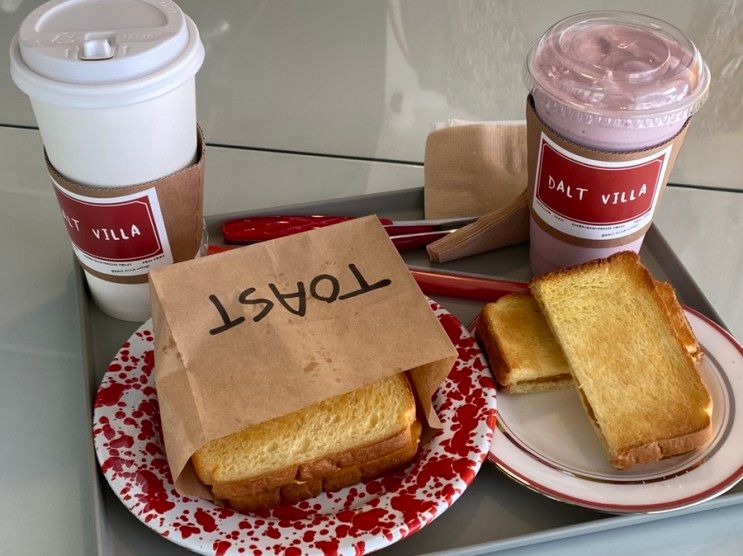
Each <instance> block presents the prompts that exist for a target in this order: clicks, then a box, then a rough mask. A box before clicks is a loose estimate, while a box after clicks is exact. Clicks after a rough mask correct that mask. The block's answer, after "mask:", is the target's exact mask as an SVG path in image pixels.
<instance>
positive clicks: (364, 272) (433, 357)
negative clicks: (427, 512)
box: [150, 216, 456, 497]
mask: <svg viewBox="0 0 743 556" xmlns="http://www.w3.org/2000/svg"><path fill="white" fill-rule="evenodd" d="M150 284H151V303H152V318H153V326H154V330H155V346H156V347H155V377H156V384H157V393H158V399H159V404H160V417H161V420H162V425H163V435H164V437H165V449H166V453H167V457H168V463H169V465H170V470H171V474H172V475H173V478H174V479H175V484H176V487H177V488H178V490H179V491H180V492H182V493H184V494H196V495H200V496H205V497H208V496H209V493H208V490H207V489H206V487H204V485H202V484H201V483H200V482H199V481H198V480H197V479H196V476H195V473H194V472H193V469H192V468H191V466H190V464H189V460H190V457H191V455H192V454H193V453H194V451H196V450H197V449H198V448H200V447H201V446H202V445H203V444H204V443H206V442H208V441H210V440H214V439H216V438H220V437H222V436H225V435H228V434H231V433H233V432H236V431H238V430H240V429H242V428H244V427H247V426H250V425H254V424H257V423H260V422H263V421H267V420H269V419H273V418H275V417H278V416H281V415H284V414H287V413H291V412H293V411H297V410H298V409H301V408H302V407H305V406H307V405H310V404H313V403H316V402H319V401H321V400H323V399H326V398H329V397H332V396H335V395H338V394H342V393H345V392H349V391H351V390H355V389H357V388H360V387H361V386H364V385H366V384H369V383H371V382H374V381H376V380H379V379H381V378H383V377H386V376H390V375H393V374H395V373H400V372H403V371H406V370H410V375H411V378H412V381H413V383H414V387H415V390H416V393H417V396H418V399H419V401H420V403H421V406H422V409H423V412H424V414H425V416H426V418H427V421H428V423H429V425H431V426H434V427H437V426H440V424H439V422H438V418H437V417H436V414H435V412H434V410H433V408H432V403H431V396H432V395H433V393H434V392H435V390H436V389H437V388H438V386H439V384H440V383H441V381H442V380H443V379H444V378H445V377H446V376H447V375H448V373H449V371H450V369H451V366H452V364H453V363H454V361H455V359H456V350H455V349H454V346H453V345H452V343H451V341H450V340H449V338H448V337H447V335H446V333H445V332H444V330H443V329H442V327H441V326H440V324H439V323H438V320H437V319H436V316H435V315H434V314H433V312H432V311H431V309H430V307H429V306H428V303H427V302H426V300H425V298H424V297H423V295H422V294H421V292H420V289H419V288H418V286H417V284H416V283H415V281H414V280H413V278H412V277H411V275H410V273H409V272H408V270H407V267H406V266H405V264H404V263H403V261H402V259H401V258H400V255H399V254H398V253H397V251H396V249H395V248H394V246H393V245H392V243H391V242H390V240H389V237H388V236H387V234H386V232H385V231H384V229H383V228H382V226H381V224H380V223H379V220H378V219H377V218H376V217H373V216H370V217H365V218H360V219H356V220H352V221H349V222H345V223H342V224H337V225H335V226H330V227H328V228H322V229H318V230H313V231H311V232H306V233H303V234H298V235H294V236H289V237H285V238H281V239H277V240H273V241H268V242H265V243H259V244H256V245H251V246H248V247H243V248H240V249H235V250H232V251H229V252H226V253H222V254H219V255H214V256H210V257H206V258H204V259H197V260H193V261H187V262H183V263H179V264H176V265H172V266H168V267H162V268H158V269H155V270H153V271H152V272H151V274H150Z"/></svg>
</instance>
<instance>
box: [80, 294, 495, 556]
mask: <svg viewBox="0 0 743 556" xmlns="http://www.w3.org/2000/svg"><path fill="white" fill-rule="evenodd" d="M429 303H430V304H431V308H432V309H433V310H434V312H435V313H436V315H437V316H438V318H439V321H440V322H441V324H442V325H443V327H444V329H445V330H446V332H447V334H448V335H449V337H450V338H451V340H452V342H453V343H454V345H455V346H456V348H457V351H458V353H459V359H458V361H457V362H456V363H455V365H454V367H453V368H452V371H451V373H450V374H449V377H448V378H447V379H446V380H445V381H444V383H443V384H442V386H441V387H440V388H439V390H438V391H437V392H436V395H435V397H434V407H435V408H436V411H437V413H438V415H439V418H440V420H441V422H442V424H443V427H444V428H443V429H442V430H441V431H439V432H438V433H437V434H436V435H435V436H434V437H433V438H432V439H430V440H429V441H428V442H427V443H425V444H423V445H422V446H421V449H420V451H419V453H418V456H417V457H416V460H415V462H414V463H413V464H411V466H409V467H408V469H406V470H404V471H401V472H399V473H396V474H392V475H389V476H387V477H384V478H381V479H377V480H374V481H369V482H367V483H361V484H359V485H355V486H351V487H348V488H345V489H343V490H341V491H338V492H334V493H321V494H320V495H319V496H318V497H316V498H313V499H311V500H307V501H304V502H300V503H298V504H294V505H291V506H283V507H280V508H277V509H274V510H271V511H266V512H261V513H256V514H240V513H237V512H235V511H233V510H231V509H229V508H225V507H223V506H220V505H218V504H216V503H214V502H211V501H209V500H203V499H199V498H191V497H185V496H181V495H180V494H179V493H178V492H177V491H176V490H175V489H174V487H173V482H172V479H171V477H170V472H169V469H168V464H167V461H166V459H165V452H164V448H163V443H162V433H161V429H160V420H159V415H158V405H157V393H156V391H155V387H154V386H155V384H154V382H155V381H154V374H153V373H152V370H153V351H152V350H153V348H154V344H153V337H152V332H151V331H152V327H151V322H149V321H148V322H146V323H145V324H144V325H142V327H140V328H139V329H138V330H137V331H136V332H135V333H134V334H133V335H132V337H131V338H130V339H129V340H128V341H127V342H126V343H125V344H124V346H123V347H122V348H121V350H120V351H119V353H118V354H117V355H116V358H115V359H114V360H113V361H112V363H111V365H110V366H109V368H108V371H107V372H106V374H105V376H104V377H103V380H102V381H101V385H100V387H99V390H98V395H97V396H96V402H95V409H94V412H93V440H94V444H95V450H96V455H97V456H98V461H99V463H100V466H101V469H102V472H103V474H104V476H105V477H106V479H107V480H108V482H109V484H110V485H111V488H112V489H113V491H114V492H115V493H116V495H117V496H118V497H119V499H120V500H121V501H122V502H123V503H124V505H125V506H126V507H127V508H128V509H129V511H131V512H132V513H133V514H134V515H135V516H137V518H139V519H140V521H142V522H143V523H144V524H146V525H147V526H148V527H150V528H151V529H153V530H154V531H156V532H158V533H159V534H160V535H162V536H163V537H166V538H168V539H169V540H171V541H172V542H174V543H176V544H179V545H181V546H183V547H185V548H188V549H190V550H193V551H194V552H198V553H201V554H250V555H254V554H287V555H300V554H311V553H316V554H322V553H326V554H328V553H332V554H340V555H343V554H353V555H358V554H365V553H368V552H373V551H374V550H378V549H380V548H383V547H385V546H388V545H390V544H392V543H394V542H396V541H398V540H400V539H402V538H404V537H406V536H408V535H411V534H413V533H414V532H416V531H417V530H418V529H420V528H421V527H423V526H425V525H426V524H428V523H430V522H431V521H432V520H433V519H435V518H436V517H437V516H439V515H440V514H441V513H442V512H444V511H445V510H446V509H447V508H448V507H449V506H451V504H452V503H454V501H455V500H456V499H457V498H458V497H459V496H460V495H461V494H462V492H464V490H465V489H466V488H467V486H468V485H469V484H470V483H471V482H472V480H473V479H474V477H475V474H476V473H477V471H478V470H479V468H480V466H481V465H482V462H483V461H484V460H485V458H486V457H487V455H488V450H489V448H490V443H491V440H492V434H493V426H494V424H495V411H496V401H495V396H496V391H495V385H494V382H493V379H492V377H491V374H490V370H489V368H488V366H487V363H486V361H485V358H484V357H483V356H482V354H481V352H480V349H479V348H478V346H477V344H476V342H475V341H474V339H473V338H472V336H471V335H470V334H469V332H468V331H467V330H466V329H465V328H464V327H463V326H462V325H461V323H460V322H459V321H458V320H457V319H456V317H454V316H453V315H451V314H449V313H448V312H447V311H446V310H445V309H443V308H442V307H441V306H440V305H438V304H436V303H435V302H433V301H429Z"/></svg>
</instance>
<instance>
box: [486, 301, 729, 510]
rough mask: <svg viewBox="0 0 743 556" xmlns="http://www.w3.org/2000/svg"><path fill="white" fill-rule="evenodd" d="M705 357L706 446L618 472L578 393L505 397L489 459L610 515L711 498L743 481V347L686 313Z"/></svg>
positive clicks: (553, 494) (548, 491) (541, 488)
mask: <svg viewBox="0 0 743 556" xmlns="http://www.w3.org/2000/svg"><path fill="white" fill-rule="evenodd" d="M686 316H687V318H688V320H689V323H690V324H691V326H692V328H693V330H694V334H695V335H696V337H697V339H698V340H699V343H700V344H701V346H702V350H703V351H704V353H705V355H704V358H703V359H702V362H701V364H700V368H699V370H700V373H701V375H702V379H703V380H704V383H705V385H706V386H707V389H708V390H709V392H710V395H711V397H712V403H713V413H712V425H713V430H714V433H713V436H712V439H711V440H710V441H709V442H707V444H706V445H705V446H703V447H702V448H700V449H698V450H695V451H693V452H690V453H688V454H684V455H680V456H675V457H672V458H668V459H665V460H662V461H659V462H655V463H652V464H645V465H638V466H635V467H633V468H630V469H627V470H623V471H621V470H618V469H615V468H613V467H612V466H611V465H610V464H609V463H608V461H607V459H606V455H605V453H604V449H603V447H602V445H601V442H600V440H599V439H598V438H597V436H596V433H595V432H594V430H593V428H592V427H591V425H590V423H589V421H588V419H587V418H586V415H585V412H584V411H583V408H582V407H581V404H580V401H579V400H578V395H577V393H576V391H575V390H574V389H571V388H569V389H563V390H556V391H551V392H542V393H535V394H504V393H501V394H500V395H499V397H498V423H497V426H496V432H495V436H494V439H493V445H492V448H491V452H490V455H489V459H490V460H491V461H492V462H493V463H494V464H495V465H496V466H497V467H498V468H500V469H501V470H502V471H503V472H504V473H506V474H507V475H509V476H510V477H512V478H513V479H515V480H516V481H518V482H520V483H522V484H524V485H526V486H527V487H529V488H531V489H533V490H535V491H537V492H540V493H542V494H544V495H545V496H548V497H550V498H554V499H555V500H560V501H563V502H568V503H570V504H575V505H578V506H583V507H586V508H591V509H595V510H599V511H604V512H610V513H659V512H665V511H670V510H676V509H679V508H684V507H688V506H692V505H694V504H699V503H701V502H704V501H705V500H710V499H712V498H715V497H716V496H719V495H720V494H722V493H724V492H725V491H727V490H729V489H730V488H732V487H733V486H735V484H736V483H737V482H739V481H740V480H741V479H743V450H741V443H743V407H740V406H738V405H737V403H738V402H741V401H743V347H741V345H740V343H738V342H737V341H736V340H735V338H733V337H732V336H731V335H730V334H729V333H728V332H727V331H725V330H724V329H723V328H721V327H720V326H719V325H718V324H717V323H715V322H713V321H712V320H710V319H709V318H707V317H705V316H704V315H702V314H701V313H698V312H697V311H695V310H693V309H689V308H686Z"/></svg>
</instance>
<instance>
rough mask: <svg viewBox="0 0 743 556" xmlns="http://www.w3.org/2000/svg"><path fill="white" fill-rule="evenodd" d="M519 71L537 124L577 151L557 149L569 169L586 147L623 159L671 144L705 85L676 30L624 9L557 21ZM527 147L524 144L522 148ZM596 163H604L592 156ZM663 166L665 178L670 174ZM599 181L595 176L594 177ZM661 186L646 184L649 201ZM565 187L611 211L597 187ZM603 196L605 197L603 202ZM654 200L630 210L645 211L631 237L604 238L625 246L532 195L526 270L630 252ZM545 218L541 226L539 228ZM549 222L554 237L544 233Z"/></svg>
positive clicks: (584, 160) (704, 73)
mask: <svg viewBox="0 0 743 556" xmlns="http://www.w3.org/2000/svg"><path fill="white" fill-rule="evenodd" d="M526 70H527V71H526V74H527V80H528V84H529V88H530V92H531V96H532V98H533V103H534V104H533V106H534V110H535V111H536V114H537V115H538V117H539V119H540V120H541V122H542V124H544V125H545V126H546V127H547V128H549V129H550V130H551V131H552V132H554V133H555V134H556V135H558V136H560V137H561V138H562V139H566V140H567V141H568V142H570V143H572V144H575V146H576V147H577V148H575V149H573V148H570V147H568V150H570V151H580V153H581V155H583V156H580V155H579V156H572V155H571V154H570V153H567V152H562V151H563V150H564V149H563V150H561V152H562V154H564V155H565V156H567V157H568V158H572V159H574V161H573V163H578V164H586V165H588V166H590V165H591V164H592V159H593V158H594V157H592V156H590V155H589V156H588V157H586V152H585V151H586V149H590V150H593V151H598V152H603V153H606V152H609V153H629V152H635V151H646V150H648V149H650V148H651V147H655V146H657V145H661V144H663V143H665V142H668V141H669V140H671V139H673V138H674V136H676V135H677V134H678V133H679V132H680V131H681V130H682V128H683V127H684V125H685V123H686V122H687V120H688V119H689V117H690V116H691V115H692V114H693V113H694V112H696V111H697V110H698V109H699V108H700V107H701V105H702V104H703V103H704V101H705V100H706V97H707V92H708V88H709V81H710V74H709V69H708V68H707V66H706V64H705V63H704V61H703V60H702V57H701V55H700V53H699V50H698V49H697V48H696V46H694V44H693V43H692V42H691V40H690V39H689V38H688V37H686V36H685V35H684V34H683V33H682V32H681V31H679V30H678V29H676V28H675V27H673V26H671V25H669V24H667V23H664V22H663V21H660V20H657V19H654V18H651V17H647V16H643V15H639V14H633V13H625V12H588V13H582V14H578V15H575V16H572V17H569V18H567V19H564V20H562V21H560V22H558V23H557V24H555V25H554V26H553V27H551V28H550V29H548V30H547V32H545V33H544V35H542V37H541V38H540V39H539V40H538V41H537V42H536V43H535V44H534V46H533V47H532V49H531V52H530V53H529V56H528V58H527V63H526ZM536 147H537V146H536V145H532V144H530V145H529V148H530V149H532V148H536ZM581 147H582V148H581ZM539 148H541V147H539ZM642 157H643V153H642V152H637V154H636V156H634V159H642ZM595 158H598V159H601V158H604V159H606V158H607V157H606V156H604V155H602V154H599V155H598V156H596V157H595ZM629 158H633V157H632V156H630V157H629ZM669 163H670V164H672V159H671V160H670V161H665V164H669ZM628 164H630V165H631V163H628ZM606 166H607V167H608V166H611V164H608V165H606ZM615 166H621V164H615ZM663 168H664V169H665V168H666V167H665V166H664V167H663ZM614 170H615V168H612V169H611V171H614ZM667 170H668V171H669V172H670V168H667ZM537 172H539V169H538V170H537ZM579 175H580V174H579ZM603 175H607V174H606V173H604V174H603ZM628 175H631V174H628ZM601 176H602V174H600V173H597V174H595V177H594V179H595V180H596V181H601V179H602V178H601ZM666 176H667V172H666ZM537 180H539V175H537ZM588 181H589V182H590V180H588ZM660 181H662V178H661V177H659V183H657V184H655V185H656V187H655V189H657V191H650V193H651V195H652V194H655V195H656V196H657V195H659V194H660V192H661V191H660V190H662V188H663V186H664V185H665V183H660ZM555 183H557V184H559V183H560V181H559V180H557V179H556V178H554V179H552V181H551V182H550V185H554V184H555ZM570 185H572V186H573V188H572V190H571V191H570V195H571V196H573V197H576V196H577V195H578V194H581V191H580V189H585V191H584V192H583V193H582V194H583V195H585V196H586V200H587V199H588V196H590V195H591V194H592V188H593V191H594V192H595V196H596V198H597V200H598V204H597V205H596V206H594V207H593V210H594V215H595V214H596V213H595V211H597V210H604V211H605V212H606V211H612V210H615V208H614V207H616V206H618V205H612V204H611V201H609V202H608V203H605V206H604V207H602V206H601V201H600V200H599V199H600V198H601V197H600V194H599V189H600V187H601V185H602V184H601V183H579V184H575V183H573V184H570ZM628 187H629V186H628ZM537 188H538V187H537ZM578 188H580V189H578ZM565 191H566V192H567V185H565ZM628 191H629V190H628ZM637 191H639V190H638V189H637V188H635V192H634V193H632V192H629V193H628V194H627V195H626V196H625V200H627V201H628V202H629V199H630V197H634V196H635V194H637ZM610 193H611V192H607V193H604V199H606V195H609V194H610ZM654 199H655V200H657V197H655V198H654ZM582 200H584V199H581V201H582ZM632 200H633V201H634V199H632ZM655 200H653V202H652V204H650V205H649V206H645V207H644V208H642V209H638V210H645V211H646V212H647V211H649V214H646V215H645V216H646V221H647V224H642V223H640V224H638V226H640V229H635V230H634V231H631V230H630V229H628V230H627V231H619V232H616V231H615V232H612V233H616V234H623V233H626V236H624V237H626V238H627V242H625V243H622V244H620V245H617V242H623V241H624V240H623V239H622V237H623V236H621V235H614V236H613V239H614V241H611V242H609V241H607V242H606V243H607V244H606V245H602V243H603V242H602V239H604V238H606V237H609V236H610V234H606V233H603V232H602V230H604V231H606V230H607V229H608V228H607V226H593V225H592V223H595V221H594V220H592V218H593V217H591V218H589V217H586V218H585V220H584V219H582V218H581V217H580V211H581V210H584V209H579V208H577V209H576V210H577V211H578V213H571V214H570V215H568V216H567V217H566V216H565V214H562V213H560V210H559V207H558V208H557V209H556V211H553V210H552V209H554V208H555V207H549V206H545V204H544V202H542V201H544V200H541V201H540V200H538V199H537V198H536V196H535V197H534V198H533V199H532V200H531V202H532V216H531V226H530V241H531V266H532V271H533V272H534V273H535V274H541V273H543V272H547V271H550V270H553V269H555V268H560V267H566V266H572V265H575V264H579V263H582V262H585V261H588V260H591V259H595V258H599V257H606V256H608V255H610V254H612V253H614V252H617V251H623V250H633V251H639V249H640V246H641V245H642V240H643V238H644V229H642V228H643V227H644V228H645V229H646V227H647V225H648V224H649V219H650V218H652V211H653V210H654V208H655ZM549 202H550V201H549V200H546V203H547V204H549ZM537 205H539V206H537ZM628 206H630V205H625V206H624V207H623V210H625V211H626V210H627V207H628ZM535 212H536V213H537V214H538V215H539V214H541V216H542V217H543V218H541V222H542V225H540V224H539V222H538V221H537V220H536V219H535ZM627 214H628V213H627ZM627 214H623V215H622V218H623V217H624V216H627ZM632 216H635V217H637V216H638V215H637V214H635V215H632ZM604 217H605V218H604ZM551 218H554V219H555V220H551ZM566 218H567V220H573V221H575V222H574V223H573V228H572V230H575V231H576V237H577V238H579V239H577V240H574V239H573V237H572V236H573V232H572V231H571V228H569V227H567V223H566V222H565V220H566ZM602 218H603V219H602V220H601V223H606V222H614V221H613V220H612V219H611V216H607V215H606V214H605V215H603V217H602ZM617 218H620V217H619V216H618V217H617ZM544 222H548V224H547V225H546V226H545V225H544ZM638 222H639V220H638ZM552 225H555V226H556V227H557V228H556V229H558V230H560V232H561V233H555V232H554V231H553V233H549V232H548V231H547V230H545V227H547V228H550V227H551V226H552ZM615 228H618V226H615ZM589 229H590V230H589ZM556 236H557V237H556Z"/></svg>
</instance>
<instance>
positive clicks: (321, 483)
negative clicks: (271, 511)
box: [223, 421, 422, 512]
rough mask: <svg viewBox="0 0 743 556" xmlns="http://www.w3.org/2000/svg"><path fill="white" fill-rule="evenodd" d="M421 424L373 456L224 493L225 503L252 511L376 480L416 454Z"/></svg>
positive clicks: (235, 507) (413, 426)
mask: <svg viewBox="0 0 743 556" xmlns="http://www.w3.org/2000/svg"><path fill="white" fill-rule="evenodd" d="M421 430H422V427H421V424H420V422H418V421H416V422H415V423H413V425H412V426H411V427H410V429H409V430H408V433H409V434H408V441H407V442H406V443H405V444H404V445H403V446H401V447H399V448H397V449H395V450H393V451H390V452H388V453H386V454H384V455H380V456H378V457H375V458H371V459H367V460H363V461H358V462H356V463H354V464H351V465H348V466H345V467H340V468H337V469H335V470H333V471H331V472H330V473H328V474H322V475H317V476H313V477H311V478H308V479H306V480H304V481H298V480H295V481H292V482H290V483H288V484H285V485H283V486H280V487H272V488H269V489H267V490H264V491H260V492H255V493H251V494H247V495H243V496H225V497H223V498H225V499H226V500H225V502H226V503H227V504H228V505H229V506H230V507H231V508H233V509H235V510H237V511H239V512H254V511H258V510H264V509H268V508H272V507H274V506H278V505H279V504H284V503H286V504H294V503H296V502H299V501H300V500H307V499H308V498H313V497H315V496H317V495H318V494H320V492H322V491H326V492H332V491H335V490H340V489H342V488H345V487H347V486H350V485H353V484H356V483H358V482H360V481H367V480H371V479H376V478H378V477H381V476H382V475H385V474H386V473H389V472H391V471H393V470H394V469H398V468H401V467H403V466H405V465H407V464H408V463H410V461H411V460H412V459H413V458H414V457H415V455H416V454H417V453H418V445H419V443H420V435H421Z"/></svg>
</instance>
